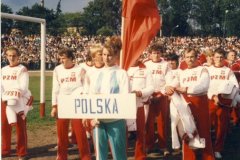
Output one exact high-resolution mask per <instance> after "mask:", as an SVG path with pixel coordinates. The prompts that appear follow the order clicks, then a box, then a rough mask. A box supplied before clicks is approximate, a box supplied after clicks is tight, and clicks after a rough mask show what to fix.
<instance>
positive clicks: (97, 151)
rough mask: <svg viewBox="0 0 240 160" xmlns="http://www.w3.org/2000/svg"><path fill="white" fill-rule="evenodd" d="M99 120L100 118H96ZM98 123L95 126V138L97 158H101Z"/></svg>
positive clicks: (97, 159)
mask: <svg viewBox="0 0 240 160" xmlns="http://www.w3.org/2000/svg"><path fill="white" fill-rule="evenodd" d="M95 121H96V122H97V121H98V119H95ZM98 130H99V129H98V125H96V126H95V138H96V142H95V143H96V160H99V139H98Z"/></svg>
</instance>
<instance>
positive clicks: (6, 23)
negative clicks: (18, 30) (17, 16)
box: [1, 3, 13, 34]
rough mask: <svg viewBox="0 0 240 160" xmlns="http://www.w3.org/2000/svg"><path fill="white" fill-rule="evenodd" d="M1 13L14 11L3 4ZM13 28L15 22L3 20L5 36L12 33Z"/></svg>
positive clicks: (2, 25) (2, 26) (2, 28)
mask: <svg viewBox="0 0 240 160" xmlns="http://www.w3.org/2000/svg"><path fill="white" fill-rule="evenodd" d="M1 12H3V13H13V12H12V9H11V8H10V7H9V6H8V5H5V4H3V3H1ZM12 26H13V20H11V19H5V18H3V19H2V21H1V30H2V33H3V34H6V33H10V32H11V29H12Z"/></svg>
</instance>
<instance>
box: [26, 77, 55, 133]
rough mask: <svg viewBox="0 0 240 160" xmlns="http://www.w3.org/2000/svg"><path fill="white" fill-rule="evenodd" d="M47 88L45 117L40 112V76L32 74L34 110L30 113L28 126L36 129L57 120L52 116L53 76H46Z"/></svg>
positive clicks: (31, 86)
mask: <svg viewBox="0 0 240 160" xmlns="http://www.w3.org/2000/svg"><path fill="white" fill-rule="evenodd" d="M45 80H46V81H45V84H46V89H45V96H46V106H45V107H46V113H45V117H44V118H40V114H39V106H40V104H39V102H40V78H39V76H30V82H29V88H30V90H31V92H32V94H33V96H34V103H33V110H31V111H30V112H29V114H28V127H29V129H34V127H40V126H43V125H44V126H48V125H52V124H53V123H54V122H55V121H54V119H53V118H51V117H50V111H51V94H52V76H46V79H45Z"/></svg>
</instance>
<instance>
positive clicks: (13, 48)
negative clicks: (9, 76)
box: [6, 46, 21, 56]
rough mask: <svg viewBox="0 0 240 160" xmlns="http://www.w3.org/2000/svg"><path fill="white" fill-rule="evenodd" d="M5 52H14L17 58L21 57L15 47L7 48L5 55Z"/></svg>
mask: <svg viewBox="0 0 240 160" xmlns="http://www.w3.org/2000/svg"><path fill="white" fill-rule="evenodd" d="M7 51H15V52H16V53H17V56H20V55H21V53H20V51H19V49H18V48H16V47H13V46H12V47H9V48H7V50H6V53H7Z"/></svg>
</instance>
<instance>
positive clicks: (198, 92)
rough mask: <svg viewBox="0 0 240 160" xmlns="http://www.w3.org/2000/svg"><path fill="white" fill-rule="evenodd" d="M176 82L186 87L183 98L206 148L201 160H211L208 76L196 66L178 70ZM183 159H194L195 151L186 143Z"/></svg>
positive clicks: (201, 68)
mask: <svg viewBox="0 0 240 160" xmlns="http://www.w3.org/2000/svg"><path fill="white" fill-rule="evenodd" d="M176 80H177V79H176ZM178 80H179V85H180V87H187V93H186V94H183V96H184V98H185V100H186V101H187V102H188V103H189V106H190V109H191V113H192V115H193V117H194V120H195V122H196V127H197V131H198V134H199V137H200V138H204V139H205V144H206V147H205V148H204V149H203V150H202V159H203V160H212V159H214V156H213V151H212V142H211V136H210V120H209V111H208V98H207V91H208V87H209V81H210V79H209V74H208V72H207V70H206V69H205V68H204V67H202V66H197V67H195V68H191V69H185V70H180V71H179V78H178ZM175 84H176V83H175ZM183 159H186V160H195V159H196V155H195V151H194V150H193V149H191V148H190V147H189V146H188V144H187V143H186V142H184V143H183Z"/></svg>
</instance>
